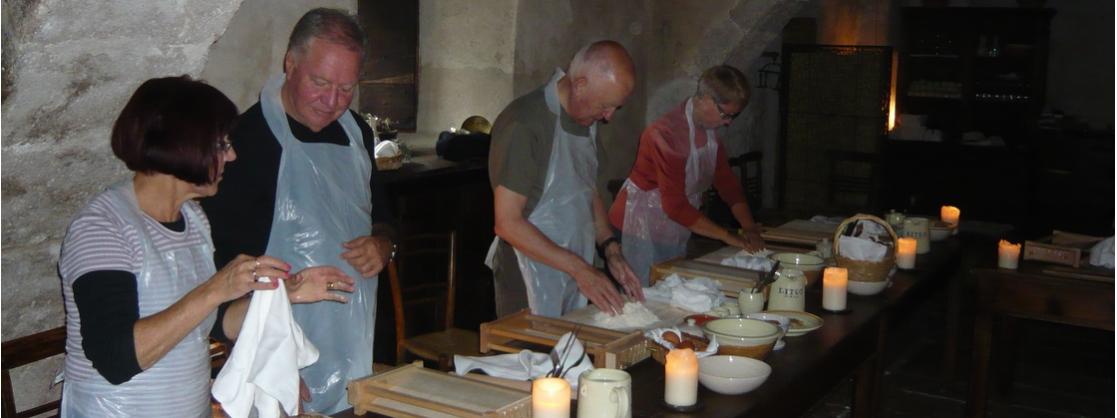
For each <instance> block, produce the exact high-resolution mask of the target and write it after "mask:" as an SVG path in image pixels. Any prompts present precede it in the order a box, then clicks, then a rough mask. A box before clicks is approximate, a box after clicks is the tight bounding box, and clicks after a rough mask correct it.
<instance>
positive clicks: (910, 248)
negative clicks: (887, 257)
mask: <svg viewBox="0 0 1117 418" xmlns="http://www.w3.org/2000/svg"><path fill="white" fill-rule="evenodd" d="M916 245H917V243H916V241H915V238H911V237H903V238H899V239H897V240H896V267H899V268H902V269H905V270H911V269H913V268H915V248H916Z"/></svg>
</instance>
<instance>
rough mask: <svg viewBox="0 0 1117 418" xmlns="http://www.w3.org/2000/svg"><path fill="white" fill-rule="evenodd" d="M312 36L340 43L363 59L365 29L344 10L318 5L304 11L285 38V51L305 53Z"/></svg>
mask: <svg viewBox="0 0 1117 418" xmlns="http://www.w3.org/2000/svg"><path fill="white" fill-rule="evenodd" d="M314 38H318V39H322V40H324V41H328V42H333V43H336V44H340V45H342V46H344V47H346V48H348V49H349V50H351V51H354V52H359V53H360V54H361V61H364V59H365V46H366V45H365V42H366V41H365V31H364V29H361V25H360V24H358V23H357V19H355V18H353V16H352V15H350V14H349V13H346V12H345V11H344V10H339V9H328V8H325V7H319V8H317V9H314V10H311V11H309V12H306V14H304V15H303V17H301V18H299V21H298V22H297V23H295V28H294V29H292V30H291V38H290V39H288V40H287V53H292V52H294V53H299V54H303V53H306V49H307V47H308V46H309V45H310V41H311V40H312V39H314Z"/></svg>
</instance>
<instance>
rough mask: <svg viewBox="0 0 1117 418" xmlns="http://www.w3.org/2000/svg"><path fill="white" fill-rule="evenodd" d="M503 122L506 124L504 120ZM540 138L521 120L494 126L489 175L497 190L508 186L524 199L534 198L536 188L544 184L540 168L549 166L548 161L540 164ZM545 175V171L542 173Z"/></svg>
mask: <svg viewBox="0 0 1117 418" xmlns="http://www.w3.org/2000/svg"><path fill="white" fill-rule="evenodd" d="M500 122H504V121H503V120H502V121H500ZM537 142H538V141H537V138H535V133H534V132H532V131H531V129H530V128H528V127H527V126H526V125H525V124H523V123H521V122H519V121H508V122H507V123H498V126H494V127H493V142H492V150H491V151H490V153H489V157H490V158H491V160H490V161H489V175H491V176H492V182H493V188H494V189H495V188H496V186H504V187H505V188H507V189H508V190H511V191H514V192H516V193H519V194H521V195H524V196H531V195H532V193H531V191H532V188H533V187H537V184H542V181H541V180H540V179H539V177H538V176H539V173H540V172H541V170H540V168H539V167H546V164H547V161H537V160H536V158H535V157H536V155H538V153H537V152H536V150H535V149H534V147H535V145H536V143H537ZM542 172H543V173H544V174H545V173H546V171H545V170H543V171H542Z"/></svg>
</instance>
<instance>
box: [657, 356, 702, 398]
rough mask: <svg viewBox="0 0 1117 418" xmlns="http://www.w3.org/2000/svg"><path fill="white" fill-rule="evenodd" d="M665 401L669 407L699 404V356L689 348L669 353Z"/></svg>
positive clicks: (666, 365) (666, 367) (666, 366)
mask: <svg viewBox="0 0 1117 418" xmlns="http://www.w3.org/2000/svg"><path fill="white" fill-rule="evenodd" d="M664 366H665V373H667V376H666V379H664V380H665V386H664V388H663V400H664V402H667V404H668V405H674V406H691V405H694V404H695V403H697V402H698V356H696V355H695V354H694V350H691V349H689V348H683V349H675V350H671V351H670V352H668V353H667V360H666V362H665V364H664Z"/></svg>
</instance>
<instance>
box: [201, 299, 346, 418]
mask: <svg viewBox="0 0 1117 418" xmlns="http://www.w3.org/2000/svg"><path fill="white" fill-rule="evenodd" d="M266 279H267V278H262V280H261V281H266ZM319 303H331V302H319ZM315 361H318V349H317V348H315V347H314V344H311V343H310V341H309V340H307V339H306V337H305V336H303V331H302V328H299V324H298V323H296V322H295V320H294V319H293V318H292V317H291V302H290V301H288V300H287V290H286V289H285V288H284V286H282V285H280V286H279V287H278V288H276V289H275V290H257V291H256V292H255V293H253V295H252V300H251V301H250V304H249V306H248V313H247V314H245V316H244V324H243V325H241V329H240V335H239V336H238V337H237V342H236V345H235V346H233V352H232V354H230V355H229V360H228V361H227V362H225V366H224V367H222V368H221V373H219V374H218V375H217V379H216V380H215V381H214V382H213V397H214V398H215V399H217V401H218V402H220V403H221V407H222V408H223V409H224V410H225V413H226V414H228V415H229V416H230V417H231V418H241V417H247V416H249V414H250V413H251V412H252V408H253V407H255V408H256V416H258V417H260V418H268V417H279V416H280V412H279V411H280V405H282V408H283V411H284V412H285V413H286V414H287V415H289V416H294V415H295V414H297V413H298V407H299V369H301V368H303V367H306V366H309V365H311V364H314V362H315Z"/></svg>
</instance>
